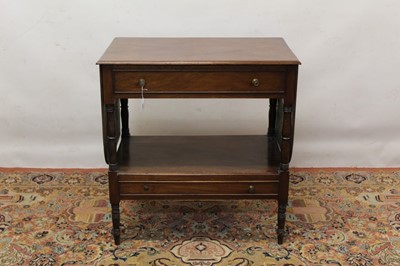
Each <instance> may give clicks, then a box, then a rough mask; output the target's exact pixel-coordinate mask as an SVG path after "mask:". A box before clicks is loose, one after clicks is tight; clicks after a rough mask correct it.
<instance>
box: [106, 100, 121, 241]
mask: <svg viewBox="0 0 400 266" xmlns="http://www.w3.org/2000/svg"><path fill="white" fill-rule="evenodd" d="M105 110H106V145H105V147H106V154H107V157H108V161H107V163H108V165H109V171H108V185H109V191H110V203H111V208H112V212H111V215H112V223H113V230H112V232H113V236H114V242H115V244H116V245H119V244H120V242H121V240H120V235H121V233H120V228H119V225H120V211H119V202H120V196H119V187H118V175H117V143H118V139H119V123H118V121H119V112H118V110H119V109H118V105H117V104H107V105H106V106H105Z"/></svg>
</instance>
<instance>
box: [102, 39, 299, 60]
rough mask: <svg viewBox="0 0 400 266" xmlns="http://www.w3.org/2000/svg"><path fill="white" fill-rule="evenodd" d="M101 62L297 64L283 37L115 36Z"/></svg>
mask: <svg viewBox="0 0 400 266" xmlns="http://www.w3.org/2000/svg"><path fill="white" fill-rule="evenodd" d="M97 64H100V65H236V64H243V65H299V64H300V61H299V60H298V59H297V57H296V56H295V55H294V54H293V52H292V51H291V50H290V48H289V47H288V46H287V44H286V43H285V41H284V40H283V39H282V38H115V39H114V40H113V42H112V43H111V45H110V46H109V47H108V49H107V50H106V52H105V53H104V55H103V56H102V57H101V58H100V60H99V61H98V62H97Z"/></svg>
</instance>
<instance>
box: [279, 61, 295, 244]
mask: <svg viewBox="0 0 400 266" xmlns="http://www.w3.org/2000/svg"><path fill="white" fill-rule="evenodd" d="M297 71H298V67H297V66H294V67H290V68H288V72H287V80H286V84H287V91H288V93H287V94H286V95H285V97H284V99H283V108H282V109H281V108H280V110H279V112H280V115H282V116H283V118H282V131H281V132H280V135H281V136H280V139H281V141H280V142H281V163H280V167H279V196H278V229H277V233H278V244H282V243H283V237H284V235H285V221H286V206H287V204H288V195H289V163H290V160H291V158H292V152H293V137H294V118H295V110H296V105H295V103H296V88H297Z"/></svg>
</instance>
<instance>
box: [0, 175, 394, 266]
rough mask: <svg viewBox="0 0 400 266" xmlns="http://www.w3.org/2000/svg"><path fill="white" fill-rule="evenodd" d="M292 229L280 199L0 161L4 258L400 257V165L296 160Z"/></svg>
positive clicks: (101, 261) (169, 264) (217, 265)
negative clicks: (205, 193) (182, 191)
mask: <svg viewBox="0 0 400 266" xmlns="http://www.w3.org/2000/svg"><path fill="white" fill-rule="evenodd" d="M289 193H290V194H289V206H288V210H287V229H286V232H287V236H286V237H285V240H284V244H283V245H278V244H277V243H276V232H275V229H276V219H277V218H276V213H277V204H276V202H274V201H272V200H240V201H172V200H158V201H153V200H152V201H122V202H121V212H122V213H121V222H122V228H123V230H122V243H121V245H120V246H115V245H114V244H113V239H112V237H111V234H110V230H111V210H110V206H109V203H108V184H107V176H106V172H105V171H102V170H97V171H96V170H94V171H93V170H92V171H89V170H65V171H63V170H60V171H59V172H57V171H56V170H47V171H46V170H43V171H41V172H38V171H37V170H32V171H28V170H14V171H11V170H10V169H3V170H2V169H0V265H4V266H7V265H45V266H51V265H98V266H100V265H104V266H105V265H114V266H116V265H138V266H142V265H153V266H173V265H182V266H185V265H187V266H212V265H214V266H222V265H232V266H250V265H253V266H263V265H268V266H271V265H296V266H297V265H336V266H339V265H353V266H369V265H400V171H399V170H390V169H381V170H379V169H374V170H369V171H368V170H354V169H353V170H335V169H333V170H332V169H330V170H329V169H325V170H324V169H304V170H301V169H298V170H296V169H295V170H293V171H292V174H291V182H290V192H289Z"/></svg>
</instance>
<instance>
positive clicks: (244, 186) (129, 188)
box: [119, 181, 279, 195]
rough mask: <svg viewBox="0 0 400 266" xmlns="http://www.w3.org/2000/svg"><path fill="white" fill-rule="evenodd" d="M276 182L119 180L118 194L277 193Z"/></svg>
mask: <svg viewBox="0 0 400 266" xmlns="http://www.w3.org/2000/svg"><path fill="white" fill-rule="evenodd" d="M278 184H279V183H278V182H277V181H271V182H265V181H264V182H192V181H187V182H165V181H156V182H129V181H128V182H120V183H119V190H120V191H119V193H120V195H196V194H198V195H228V194H236V195H237V194H239V195H246V194H249V195H251V194H257V195H277V194H278Z"/></svg>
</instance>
